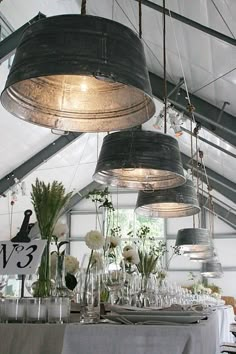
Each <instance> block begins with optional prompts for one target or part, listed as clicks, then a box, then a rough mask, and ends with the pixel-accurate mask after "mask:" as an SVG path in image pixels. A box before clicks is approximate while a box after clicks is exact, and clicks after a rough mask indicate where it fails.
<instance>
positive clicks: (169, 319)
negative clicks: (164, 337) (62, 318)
mask: <svg viewBox="0 0 236 354" xmlns="http://www.w3.org/2000/svg"><path fill="white" fill-rule="evenodd" d="M104 318H106V319H109V320H111V321H115V322H119V323H126V324H128V323H143V322H152V323H154V322H158V323H162V322H163V323H164V322H166V323H169V324H170V323H179V324H191V323H198V322H200V320H202V319H204V318H206V316H202V315H201V316H199V315H194V316H193V315H192V316H178V315H169V316H167V315H166V316H165V315H164V316H163V315H159V314H151V315H148V314H146V313H145V314H143V313H142V314H140V313H139V314H133V313H132V314H125V315H124V314H107V315H106V316H104Z"/></svg>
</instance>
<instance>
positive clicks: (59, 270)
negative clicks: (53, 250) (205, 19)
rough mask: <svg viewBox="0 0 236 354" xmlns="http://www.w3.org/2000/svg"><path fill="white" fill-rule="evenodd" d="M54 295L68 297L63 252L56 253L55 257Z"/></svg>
mask: <svg viewBox="0 0 236 354" xmlns="http://www.w3.org/2000/svg"><path fill="white" fill-rule="evenodd" d="M53 292H54V295H55V296H59V297H68V296H69V295H70V291H69V289H68V288H67V287H66V282H65V256H64V254H57V257H56V278H55V287H54V291H53Z"/></svg>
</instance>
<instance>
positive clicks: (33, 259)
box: [0, 240, 46, 274]
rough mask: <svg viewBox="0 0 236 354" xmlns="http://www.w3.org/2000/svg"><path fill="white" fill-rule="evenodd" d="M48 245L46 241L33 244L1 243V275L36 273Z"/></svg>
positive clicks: (33, 242) (35, 241) (32, 242)
mask: <svg viewBox="0 0 236 354" xmlns="http://www.w3.org/2000/svg"><path fill="white" fill-rule="evenodd" d="M45 245H46V240H34V241H31V242H27V243H25V242H24V243H23V242H11V241H1V242H0V274H33V273H35V271H36V269H37V267H38V265H39V263H40V260H41V256H42V253H43V250H44V247H45Z"/></svg>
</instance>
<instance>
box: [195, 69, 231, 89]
mask: <svg viewBox="0 0 236 354" xmlns="http://www.w3.org/2000/svg"><path fill="white" fill-rule="evenodd" d="M234 70H236V68H233V69H231V70H229V71H227V72H226V73H224V74H222V75H220V76H218V77H217V78H215V79H213V80H211V81H210V82H208V83H207V84H205V85H203V86H201V87H199V88H198V89H196V90H194V91H192V92H191V94H192V95H194V94H195V93H196V92H198V91H200V90H202V89H204V88H205V87H207V86H209V85H211V84H213V83H214V82H216V81H217V80H219V79H222V78H223V77H224V76H226V75H228V74H230V73H232V71H234Z"/></svg>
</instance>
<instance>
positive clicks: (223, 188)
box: [181, 153, 236, 203]
mask: <svg viewBox="0 0 236 354" xmlns="http://www.w3.org/2000/svg"><path fill="white" fill-rule="evenodd" d="M181 158H182V163H183V166H184V168H185V169H186V170H188V169H193V172H194V175H196V174H197V171H198V174H199V177H200V178H201V179H202V180H203V182H204V183H205V184H207V180H206V176H205V174H204V173H203V172H202V171H201V170H200V169H198V168H197V166H196V161H194V164H193V166H192V162H191V158H190V157H189V156H187V155H185V154H183V153H181ZM206 174H207V177H208V179H209V183H210V186H211V187H212V188H213V189H215V190H216V191H217V192H219V193H220V194H222V195H223V196H225V197H226V198H228V199H229V200H231V201H232V202H233V203H236V184H235V183H233V182H231V181H230V180H228V179H227V178H225V177H223V176H221V175H219V174H218V173H216V172H215V171H213V170H211V169H210V168H208V167H206Z"/></svg>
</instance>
